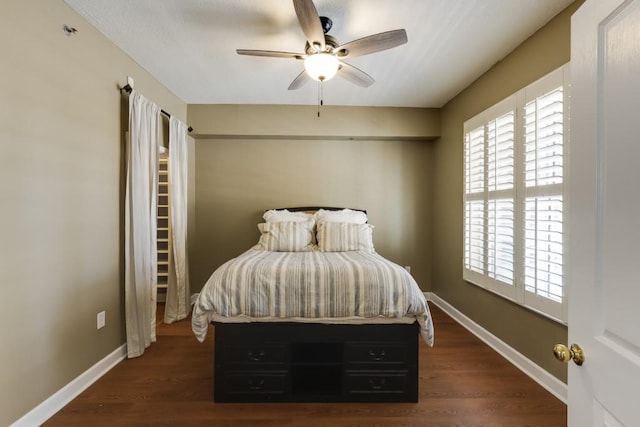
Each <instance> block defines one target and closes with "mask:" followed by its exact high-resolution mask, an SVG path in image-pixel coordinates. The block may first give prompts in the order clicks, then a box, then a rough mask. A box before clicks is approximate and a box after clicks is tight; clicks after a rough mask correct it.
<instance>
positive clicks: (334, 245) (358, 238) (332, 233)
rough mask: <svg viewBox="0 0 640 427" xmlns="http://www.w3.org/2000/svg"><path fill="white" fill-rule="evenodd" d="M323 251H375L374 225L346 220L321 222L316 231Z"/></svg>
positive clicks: (319, 246) (319, 245)
mask: <svg viewBox="0 0 640 427" xmlns="http://www.w3.org/2000/svg"><path fill="white" fill-rule="evenodd" d="M316 239H317V240H318V249H320V250H321V251H322V252H345V251H365V252H374V248H373V225H371V224H348V223H345V222H320V223H318V231H317V233H316Z"/></svg>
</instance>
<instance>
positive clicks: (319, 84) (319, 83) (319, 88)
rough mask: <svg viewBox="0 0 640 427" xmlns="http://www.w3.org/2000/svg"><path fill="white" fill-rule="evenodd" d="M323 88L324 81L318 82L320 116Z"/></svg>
mask: <svg viewBox="0 0 640 427" xmlns="http://www.w3.org/2000/svg"><path fill="white" fill-rule="evenodd" d="M321 90H322V82H318V117H320V105H321V104H322V95H321V94H320V91H321Z"/></svg>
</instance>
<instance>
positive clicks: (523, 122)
mask: <svg viewBox="0 0 640 427" xmlns="http://www.w3.org/2000/svg"><path fill="white" fill-rule="evenodd" d="M567 75H568V66H567V65H565V66H564V67H562V68H560V69H558V70H556V71H554V72H553V73H551V74H549V75H547V76H545V77H543V78H542V79H540V80H538V81H537V82H535V83H533V84H531V85H529V86H527V87H526V88H524V89H522V90H520V91H518V92H517V93H515V94H514V95H512V96H510V97H508V98H507V99H505V100H503V101H501V102H500V103H498V104H496V105H494V106H493V107H491V108H489V109H487V110H486V111H484V112H482V113H481V114H479V115H477V116H475V117H473V118H472V119H469V120H468V121H466V122H465V124H464V212H463V216H464V255H463V277H464V279H465V280H467V281H469V282H472V283H474V284H476V285H478V286H481V287H483V288H486V289H488V290H490V291H492V292H496V293H498V294H500V295H502V296H504V297H506V298H509V299H511V300H513V301H515V302H517V303H519V304H521V305H524V306H526V307H529V308H531V309H533V310H536V311H539V312H541V313H543V314H545V315H547V316H549V317H552V318H554V319H557V320H560V321H566V300H567V296H566V289H565V288H564V287H563V284H564V279H563V271H564V264H563V259H564V258H563V246H564V244H565V242H564V235H563V229H564V224H563V221H564V206H563V186H564V174H563V165H564V147H565V144H564V141H565V139H566V138H568V132H567V130H568V126H566V123H565V119H564V118H565V116H566V112H567V111H568V106H567V99H568V93H567Z"/></svg>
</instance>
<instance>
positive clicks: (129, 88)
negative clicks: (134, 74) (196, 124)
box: [120, 83, 193, 132]
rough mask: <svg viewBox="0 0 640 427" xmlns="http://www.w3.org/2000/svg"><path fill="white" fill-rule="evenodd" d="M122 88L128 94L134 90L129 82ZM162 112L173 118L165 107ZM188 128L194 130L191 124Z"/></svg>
mask: <svg viewBox="0 0 640 427" xmlns="http://www.w3.org/2000/svg"><path fill="white" fill-rule="evenodd" d="M120 90H124V91H125V92H127V93H128V94H131V91H132V90H133V88H132V87H131V85H130V84H129V83H127V84H126V85H124V86H123V87H122V88H121V89H120ZM160 112H161V113H162V114H164V115H165V116H167V118H168V119H170V118H171V114H169V113H167V112H166V111H164V110H163V109H160ZM187 126H189V125H187ZM187 130H188V131H189V132H191V131H193V128H192V127H191V126H189V127H188V128H187Z"/></svg>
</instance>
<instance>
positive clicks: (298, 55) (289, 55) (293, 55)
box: [236, 49, 307, 59]
mask: <svg viewBox="0 0 640 427" xmlns="http://www.w3.org/2000/svg"><path fill="white" fill-rule="evenodd" d="M236 52H237V53H238V55H250V56H268V57H270V58H294V59H304V58H306V57H307V55H305V54H303V53H293V52H279V51H275V50H250V49H236Z"/></svg>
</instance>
